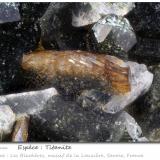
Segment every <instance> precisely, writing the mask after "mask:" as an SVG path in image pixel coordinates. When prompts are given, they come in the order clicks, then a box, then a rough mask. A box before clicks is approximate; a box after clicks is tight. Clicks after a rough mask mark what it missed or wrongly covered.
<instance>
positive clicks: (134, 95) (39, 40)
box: [0, 2, 160, 143]
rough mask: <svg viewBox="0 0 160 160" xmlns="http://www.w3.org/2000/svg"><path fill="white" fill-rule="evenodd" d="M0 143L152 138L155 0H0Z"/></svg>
mask: <svg viewBox="0 0 160 160" xmlns="http://www.w3.org/2000/svg"><path fill="white" fill-rule="evenodd" d="M0 141H1V142H79V143H84V142H86V143H87V142H105V143H111V142H116V143H144V142H145V143H151V142H160V3H151V2H147V3H144V2H141V3H140V2H128V3H127V2H61V3H60V2H37V3H35V2H0Z"/></svg>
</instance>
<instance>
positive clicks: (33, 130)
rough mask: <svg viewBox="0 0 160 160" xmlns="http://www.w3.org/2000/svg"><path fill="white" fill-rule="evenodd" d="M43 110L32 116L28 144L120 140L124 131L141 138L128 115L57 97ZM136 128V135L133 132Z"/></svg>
mask: <svg viewBox="0 0 160 160" xmlns="http://www.w3.org/2000/svg"><path fill="white" fill-rule="evenodd" d="M44 108H45V109H44V110H42V111H41V112H40V113H39V114H38V115H33V116H31V121H30V122H31V123H30V127H29V131H30V134H29V135H30V137H29V141H58V142H110V141H119V140H120V139H121V137H122V135H123V134H124V132H125V129H126V128H127V131H129V134H130V136H131V138H132V140H139V138H140V137H141V135H140V134H141V133H142V132H141V129H140V127H139V126H138V125H137V124H136V122H134V120H132V119H133V118H130V116H129V115H128V114H127V113H123V112H122V113H121V112H120V113H117V114H114V115H112V114H108V113H104V112H101V111H100V110H93V109H92V108H90V109H87V108H82V107H81V106H79V105H77V104H76V103H75V102H71V101H70V102H69V101H68V102H66V101H64V100H63V99H62V98H61V97H60V96H57V97H53V98H52V99H50V100H49V101H48V103H47V106H45V107H44ZM126 115H127V116H126ZM130 126H132V127H130ZM137 129H138V130H139V132H136V130H137ZM120 133H121V134H120ZM137 133H138V134H137ZM139 133H140V134H139Z"/></svg>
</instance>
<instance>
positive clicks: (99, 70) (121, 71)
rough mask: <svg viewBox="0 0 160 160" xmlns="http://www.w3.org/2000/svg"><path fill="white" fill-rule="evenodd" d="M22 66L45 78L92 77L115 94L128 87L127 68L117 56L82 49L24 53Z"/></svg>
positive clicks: (127, 89) (128, 89)
mask: <svg viewBox="0 0 160 160" xmlns="http://www.w3.org/2000/svg"><path fill="white" fill-rule="evenodd" d="M22 68H23V69H24V70H28V71H33V72H36V73H37V74H38V75H39V76H41V77H46V79H47V80H48V81H51V80H53V79H54V78H55V77H65V76H69V77H73V78H78V79H81V78H91V79H93V80H94V79H96V80H97V79H98V80H100V81H101V82H102V83H104V87H105V90H108V88H107V87H108V83H110V85H111V88H112V89H113V91H114V92H115V93H117V94H121V93H122V94H123V93H126V92H129V91H130V82H129V68H128V66H127V65H126V64H125V63H124V62H123V61H122V60H120V59H118V58H116V57H112V56H107V55H104V54H101V55H100V54H93V53H89V52H85V51H39V52H35V53H34V52H33V53H31V54H28V55H24V56H23V60H22Z"/></svg>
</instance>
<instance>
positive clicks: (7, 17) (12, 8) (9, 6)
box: [0, 2, 21, 24]
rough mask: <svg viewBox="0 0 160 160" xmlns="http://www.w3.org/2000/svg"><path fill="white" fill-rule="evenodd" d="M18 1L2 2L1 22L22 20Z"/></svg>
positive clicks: (0, 5) (0, 7)
mask: <svg viewBox="0 0 160 160" xmlns="http://www.w3.org/2000/svg"><path fill="white" fill-rule="evenodd" d="M18 6H19V4H18V3H11V2H10V3H9V2H8V3H0V24H1V23H6V22H15V21H20V19H21V17H20V13H19V9H18Z"/></svg>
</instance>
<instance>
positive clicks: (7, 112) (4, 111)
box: [0, 105, 16, 141]
mask: <svg viewBox="0 0 160 160" xmlns="http://www.w3.org/2000/svg"><path fill="white" fill-rule="evenodd" d="M15 119H16V116H15V114H14V113H13V111H12V110H11V108H10V107H9V106H8V105H0V141H2V140H3V139H5V138H6V137H7V136H8V135H9V134H10V133H11V132H12V127H13V124H14V122H15Z"/></svg>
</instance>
